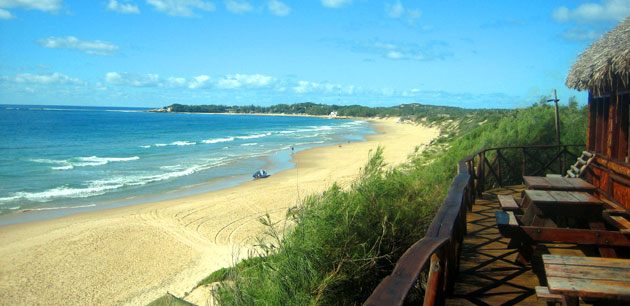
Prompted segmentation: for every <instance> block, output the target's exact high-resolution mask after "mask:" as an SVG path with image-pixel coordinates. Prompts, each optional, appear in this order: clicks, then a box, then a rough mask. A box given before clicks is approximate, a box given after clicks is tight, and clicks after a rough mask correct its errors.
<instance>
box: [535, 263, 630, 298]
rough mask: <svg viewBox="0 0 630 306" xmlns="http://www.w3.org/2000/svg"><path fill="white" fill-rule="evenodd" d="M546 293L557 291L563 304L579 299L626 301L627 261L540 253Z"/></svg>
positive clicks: (629, 293)
mask: <svg viewBox="0 0 630 306" xmlns="http://www.w3.org/2000/svg"><path fill="white" fill-rule="evenodd" d="M542 259H543V265H544V269H545V275H546V277H547V287H548V289H549V293H550V294H560V295H562V296H563V297H564V300H565V303H566V304H567V305H577V304H578V301H579V298H582V299H597V300H602V301H606V302H613V301H625V302H628V301H630V260H628V259H611V258H599V257H578V256H559V255H543V256H542Z"/></svg>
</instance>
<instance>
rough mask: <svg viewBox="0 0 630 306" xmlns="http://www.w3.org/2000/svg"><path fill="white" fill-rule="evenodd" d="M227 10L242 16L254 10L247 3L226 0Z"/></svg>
mask: <svg viewBox="0 0 630 306" xmlns="http://www.w3.org/2000/svg"><path fill="white" fill-rule="evenodd" d="M225 8H226V9H227V10H228V11H230V12H232V13H235V14H242V13H246V12H249V11H251V10H253V9H254V8H253V7H252V5H251V4H249V2H247V1H236V0H226V1H225Z"/></svg>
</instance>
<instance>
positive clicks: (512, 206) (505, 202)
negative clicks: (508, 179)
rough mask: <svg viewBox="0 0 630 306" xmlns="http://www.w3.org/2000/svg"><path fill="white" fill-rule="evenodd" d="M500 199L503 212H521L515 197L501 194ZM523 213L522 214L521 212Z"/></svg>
mask: <svg viewBox="0 0 630 306" xmlns="http://www.w3.org/2000/svg"><path fill="white" fill-rule="evenodd" d="M497 197H498V198H499V204H501V209H502V210H503V211H513V212H521V207H520V206H519V205H518V203H516V200H514V197H512V195H510V194H500V195H497ZM521 213H522V212H521Z"/></svg>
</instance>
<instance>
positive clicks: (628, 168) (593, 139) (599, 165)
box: [587, 86, 630, 211]
mask: <svg viewBox="0 0 630 306" xmlns="http://www.w3.org/2000/svg"><path fill="white" fill-rule="evenodd" d="M620 87H621V88H619V91H616V90H614V91H613V93H612V94H609V95H603V96H599V97H594V96H593V94H592V93H589V106H588V110H589V116H588V133H587V148H588V150H589V151H595V152H596V153H597V158H596V159H595V161H594V162H593V163H592V164H591V165H592V167H590V169H589V171H588V173H587V180H588V181H590V182H591V183H592V184H593V185H595V186H596V187H598V189H599V190H600V197H605V198H607V199H609V200H614V201H615V202H617V203H619V204H621V205H622V206H623V207H625V208H626V210H628V211H630V164H629V163H628V162H629V161H630V149H629V145H630V140H629V137H630V91H628V89H627V88H623V87H622V86H620ZM616 88H617V87H616V86H615V89H616Z"/></svg>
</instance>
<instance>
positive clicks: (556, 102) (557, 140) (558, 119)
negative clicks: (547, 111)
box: [547, 89, 560, 146]
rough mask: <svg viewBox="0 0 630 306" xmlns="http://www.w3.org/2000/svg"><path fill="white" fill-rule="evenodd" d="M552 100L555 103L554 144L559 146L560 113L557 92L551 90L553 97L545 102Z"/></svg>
mask: <svg viewBox="0 0 630 306" xmlns="http://www.w3.org/2000/svg"><path fill="white" fill-rule="evenodd" d="M551 101H553V102H554V103H555V105H556V144H557V145H558V146H560V114H559V113H558V101H560V100H559V99H558V93H557V92H556V90H555V89H554V90H553V99H549V100H547V102H551Z"/></svg>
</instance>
